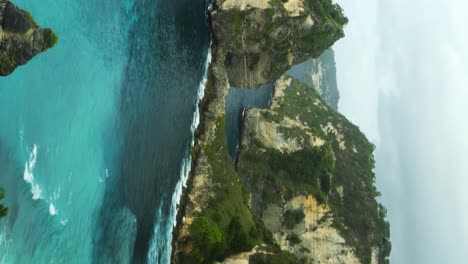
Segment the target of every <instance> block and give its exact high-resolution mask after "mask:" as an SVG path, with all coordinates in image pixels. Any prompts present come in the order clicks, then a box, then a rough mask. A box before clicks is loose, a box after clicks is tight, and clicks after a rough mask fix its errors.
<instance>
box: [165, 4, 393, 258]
mask: <svg viewBox="0 0 468 264" xmlns="http://www.w3.org/2000/svg"><path fill="white" fill-rule="evenodd" d="M210 11H211V23H212V30H213V46H212V56H213V59H212V63H211V65H210V68H209V73H208V82H207V85H206V90H205V97H204V99H203V100H202V102H201V103H200V110H201V113H202V115H201V123H200V126H199V128H198V129H197V131H196V134H195V137H196V143H195V146H194V148H193V150H192V170H191V175H190V178H189V182H188V184H187V188H186V190H185V191H184V197H183V198H182V201H181V206H180V208H179V215H178V221H177V227H176V228H175V231H174V240H173V254H172V257H173V258H172V262H173V263H213V262H216V261H222V262H224V263H348V262H349V263H371V261H373V263H377V262H376V261H377V260H376V259H377V258H381V259H385V256H386V253H385V252H384V253H382V252H383V248H384V246H383V243H384V242H382V241H385V239H384V237H385V236H384V235H382V233H381V232H380V228H381V225H383V224H382V221H380V219H383V216H384V214H385V211H384V210H383V208H381V207H379V205H378V204H377V203H376V201H375V196H376V195H377V192H376V190H375V187H374V185H373V179H374V178H373V177H374V176H373V174H372V168H371V167H372V166H371V165H372V164H373V163H372V162H373V160H372V150H373V148H372V145H371V144H369V143H368V142H367V140H366V139H365V137H364V136H363V135H362V134H361V133H360V132H359V130H358V128H357V127H355V126H353V125H351V124H349V122H347V121H346V120H345V118H344V117H342V116H340V115H339V114H337V113H336V112H335V111H334V110H333V109H331V108H329V107H328V106H327V105H326V104H325V103H323V101H321V99H320V98H319V97H317V96H316V94H315V93H313V92H312V90H311V89H310V88H307V87H306V86H304V85H301V84H299V83H298V82H297V81H293V79H292V78H291V77H290V76H286V75H283V74H284V72H285V71H286V70H287V69H289V68H290V67H291V66H292V65H294V64H297V63H301V62H304V61H305V60H307V59H308V58H310V57H317V56H319V55H320V54H322V53H323V52H324V51H325V50H326V49H327V48H329V47H330V46H331V45H332V44H333V43H334V42H335V41H336V40H338V39H339V38H341V37H343V25H344V24H346V22H347V19H346V18H345V17H344V16H343V14H342V11H341V8H340V7H339V6H337V5H334V4H332V3H331V0H314V1H312V0H216V1H213V5H212V9H211V10H210ZM267 82H276V84H275V96H274V100H273V102H272V105H271V108H270V109H268V110H259V109H252V110H249V111H248V112H247V114H246V117H245V120H244V125H243V127H244V129H243V136H242V141H241V143H242V144H241V148H242V149H241V151H240V156H239V160H238V164H237V165H236V164H234V163H233V162H232V160H231V158H230V156H229V151H228V145H227V141H226V131H225V121H226V114H225V98H226V95H227V93H228V91H229V89H230V86H231V85H232V86H235V87H238V88H251V89H253V88H258V87H259V86H260V85H261V84H264V83H267ZM349 131H350V132H349ZM348 132H349V133H351V134H350V135H348ZM359 153H360V154H359ZM358 154H359V157H354V155H358ZM361 166H364V167H362V168H361ZM356 190H358V191H356ZM359 190H361V191H362V193H361V192H359ZM368 209H369V210H371V211H367V210H368ZM384 223H385V222H384ZM361 243H362V244H361Z"/></svg>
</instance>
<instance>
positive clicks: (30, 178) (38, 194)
mask: <svg viewBox="0 0 468 264" xmlns="http://www.w3.org/2000/svg"><path fill="white" fill-rule="evenodd" d="M37 151H38V146H37V145H36V144H34V146H33V149H32V150H31V152H30V153H29V159H28V161H26V163H25V165H24V173H23V179H24V181H25V182H27V183H28V184H29V185H30V186H31V194H32V199H33V200H38V199H42V198H43V197H42V189H41V187H40V186H39V184H37V183H36V182H35V180H34V168H35V167H36V162H37Z"/></svg>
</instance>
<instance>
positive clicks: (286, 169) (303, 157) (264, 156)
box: [239, 140, 335, 207]
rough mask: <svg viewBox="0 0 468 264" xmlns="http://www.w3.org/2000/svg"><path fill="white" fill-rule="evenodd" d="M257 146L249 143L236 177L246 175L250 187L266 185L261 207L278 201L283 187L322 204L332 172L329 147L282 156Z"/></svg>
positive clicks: (333, 168)
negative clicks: (307, 194)
mask: <svg viewBox="0 0 468 264" xmlns="http://www.w3.org/2000/svg"><path fill="white" fill-rule="evenodd" d="M258 142H259V141H258V140H253V141H252V142H251V143H252V147H250V148H248V149H246V150H245V152H244V153H243V154H242V155H243V157H242V166H240V167H239V173H240V175H250V181H251V183H252V184H253V185H254V186H257V185H261V184H263V182H264V181H265V180H268V181H269V185H270V186H271V187H273V189H265V190H264V191H263V194H262V195H263V207H265V206H266V205H267V204H269V203H277V202H278V201H280V199H281V192H280V190H281V189H282V187H283V186H284V187H286V188H287V190H289V191H292V192H307V193H310V194H312V195H314V196H315V197H316V199H317V200H318V201H320V202H324V201H325V199H326V196H327V194H328V192H329V191H330V184H331V183H330V181H331V178H330V175H331V174H333V173H334V171H335V160H334V154H333V151H332V149H331V147H330V146H329V145H325V146H323V147H321V148H312V147H308V148H305V149H302V150H299V151H296V152H293V153H290V154H285V153H281V152H280V151H278V150H276V149H268V151H265V150H264V149H263V146H262V145H261V143H260V145H258Z"/></svg>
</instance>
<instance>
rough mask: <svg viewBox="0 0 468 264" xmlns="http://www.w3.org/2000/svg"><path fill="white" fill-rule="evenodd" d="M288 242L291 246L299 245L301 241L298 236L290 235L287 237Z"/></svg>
mask: <svg viewBox="0 0 468 264" xmlns="http://www.w3.org/2000/svg"><path fill="white" fill-rule="evenodd" d="M288 240H289V242H291V244H293V245H297V244H300V243H301V242H302V240H301V239H300V238H299V236H298V235H297V234H296V233H292V234H291V235H289V236H288Z"/></svg>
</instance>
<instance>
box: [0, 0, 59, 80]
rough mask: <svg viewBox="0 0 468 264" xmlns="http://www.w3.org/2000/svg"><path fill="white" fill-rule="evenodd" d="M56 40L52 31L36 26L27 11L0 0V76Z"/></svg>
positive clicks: (11, 70)
mask: <svg viewBox="0 0 468 264" xmlns="http://www.w3.org/2000/svg"><path fill="white" fill-rule="evenodd" d="M56 42H57V36H56V35H55V33H54V32H53V31H52V30H51V29H43V28H40V27H39V26H38V25H37V24H36V22H35V21H34V19H33V18H32V16H31V14H29V13H28V12H27V11H25V10H21V9H19V8H18V7H17V6H15V5H14V4H12V3H11V2H9V1H7V0H0V76H5V75H8V74H10V73H12V72H13V71H14V70H15V69H16V67H18V66H20V65H23V64H26V63H27V62H28V61H29V60H31V59H32V58H33V57H34V56H36V55H37V54H39V53H41V52H43V51H45V50H47V49H48V48H51V47H52V46H54V45H55V43H56Z"/></svg>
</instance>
